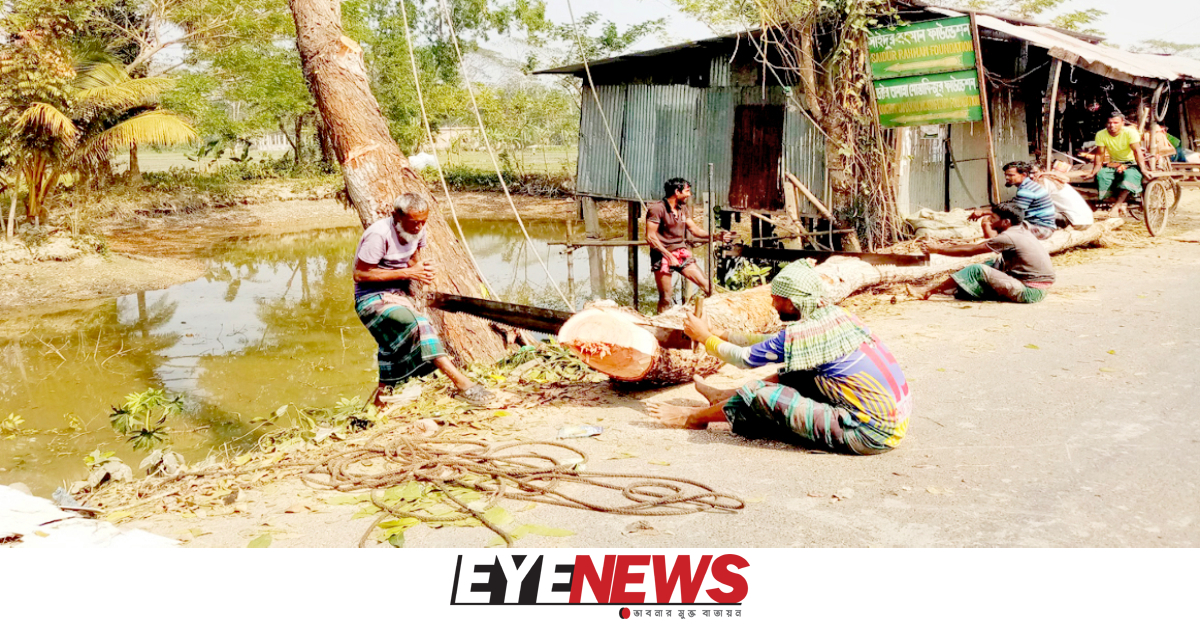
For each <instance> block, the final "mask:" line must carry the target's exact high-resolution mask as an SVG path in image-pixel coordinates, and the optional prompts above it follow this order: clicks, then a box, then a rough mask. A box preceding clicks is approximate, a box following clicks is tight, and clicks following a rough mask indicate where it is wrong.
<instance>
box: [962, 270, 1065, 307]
mask: <svg viewBox="0 0 1200 628" xmlns="http://www.w3.org/2000/svg"><path fill="white" fill-rule="evenodd" d="M993 263H994V262H987V263H986V264H971V265H970V266H967V267H966V268H964V269H962V270H960V271H958V272H956V273H954V274H953V275H950V277H951V278H952V279H954V283H956V284H958V290H957V291H956V292H955V294H954V296H955V298H958V299H962V300H964V301H1012V302H1013V303H1037V302H1038V301H1041V300H1042V299H1045V298H1046V291H1047V290H1048V289H1049V288H1050V284H1048V283H1024V282H1022V281H1021V280H1020V279H1017V278H1016V277H1013V276H1012V275H1009V274H1007V273H1004V272H1001V271H999V270H996V269H995V268H993V267H992V265H993Z"/></svg>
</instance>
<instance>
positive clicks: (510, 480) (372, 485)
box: [302, 432, 746, 547]
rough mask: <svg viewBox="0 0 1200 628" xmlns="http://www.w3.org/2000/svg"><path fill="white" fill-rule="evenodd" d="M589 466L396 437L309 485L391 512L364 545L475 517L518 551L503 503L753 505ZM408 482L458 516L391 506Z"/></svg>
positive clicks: (323, 466) (616, 510)
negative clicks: (392, 496) (501, 513)
mask: <svg viewBox="0 0 1200 628" xmlns="http://www.w3.org/2000/svg"><path fill="white" fill-rule="evenodd" d="M547 450H557V451H547ZM556 454H557V455H556ZM564 454H566V455H570V458H566V457H565V456H564ZM587 460H588V457H587V454H586V453H584V452H583V451H581V450H579V449H577V448H575V447H571V446H569V445H564V444H562V443H557V442H553V441H519V442H510V443H501V444H489V443H485V442H482V441H474V440H456V439H440V438H436V437H431V438H424V437H413V436H406V435H404V434H397V433H395V432H392V433H385V434H380V435H378V436H375V437H374V438H371V439H370V440H368V441H367V442H366V443H364V445H363V446H362V447H360V448H355V449H352V450H348V451H343V452H339V453H336V454H333V455H331V456H329V457H328V458H326V459H325V460H323V461H320V462H317V463H316V464H314V465H313V466H312V468H311V469H309V471H308V473H307V474H306V475H304V476H303V478H302V479H303V480H304V481H305V482H306V483H311V484H315V485H318V486H323V487H328V488H332V489H335V490H338V491H346V492H348V491H360V490H364V489H367V490H370V491H371V502H372V503H373V504H374V505H375V506H376V507H378V508H379V509H380V510H381V511H383V512H382V513H381V514H380V516H379V517H378V518H376V519H375V521H374V522H372V524H371V527H370V528H368V529H367V530H366V532H365V533H364V534H363V536H362V538H361V539H360V540H359V547H362V546H363V545H364V544H365V543H366V541H367V539H368V538H369V537H370V534H371V532H372V531H373V530H374V529H375V527H376V526H378V525H379V524H380V523H382V522H383V520H384V519H387V518H388V517H395V518H397V519H403V518H413V519H416V520H418V521H422V522H431V523H438V522H451V521H458V520H462V519H468V518H472V519H476V520H478V521H479V522H480V523H481V524H483V525H484V526H486V527H488V528H489V529H491V530H492V531H494V532H495V533H496V534H497V535H499V536H500V537H501V538H502V539H504V542H505V543H506V544H507V545H508V547H512V546H513V537H512V536H511V535H510V534H509V533H508V532H506V531H505V530H503V529H502V528H501V527H500V526H498V525H496V523H494V522H492V521H489V520H488V518H487V517H485V516H484V512H485V511H487V510H488V509H489V508H491V507H493V506H494V505H495V504H496V503H497V502H499V501H500V500H501V499H514V500H520V501H528V502H534V503H539V504H548V505H552V506H563V507H567V508H576V509H579V510H588V511H592V512H604V513H612V514H621V515H637V516H648V517H653V516H667V515H686V514H693V513H699V512H719V513H733V512H736V511H738V510H741V509H743V508H745V506H746V503H745V502H744V501H743V500H742V499H740V498H738V497H736V496H733V495H729V494H726V493H720V492H717V491H715V490H713V489H712V488H711V487H709V486H706V485H704V484H701V483H700V482H696V481H694V480H689V479H686V478H678V477H667V476H653V475H641V474H632V473H601V472H596V471H580V470H578V469H580V468H581V467H582V465H584V464H586V463H587ZM622 479H623V480H627V481H626V482H624V483H622V482H620V481H619V480H622ZM408 482H423V483H429V484H432V485H434V486H435V487H437V489H438V490H439V491H440V494H441V496H442V497H443V500H449V502H450V503H449V504H446V505H447V506H452V508H453V510H455V512H451V513H447V514H441V515H434V514H431V513H429V512H428V511H426V512H421V510H423V508H422V507H419V508H415V509H412V510H409V509H405V508H402V507H399V506H397V505H392V504H388V503H387V502H385V501H384V499H383V491H384V489H387V488H390V487H394V486H400V485H403V484H406V483H408ZM453 488H462V489H468V490H471V491H477V492H479V493H480V494H482V496H483V497H482V500H480V501H482V502H483V503H482V504H479V503H477V502H476V503H471V504H468V503H464V502H463V501H462V500H460V499H458V498H457V497H455V496H454V495H452V494H451V490H450V489H453ZM595 489H600V490H602V491H605V492H608V491H615V492H617V493H619V499H617V500H616V501H614V500H613V499H607V500H606V499H604V498H597V497H594V496H592V495H590V494H588V493H589V491H594V490H595ZM613 497H617V496H613ZM442 503H445V501H443V502H442Z"/></svg>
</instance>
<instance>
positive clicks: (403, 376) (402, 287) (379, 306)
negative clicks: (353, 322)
mask: <svg viewBox="0 0 1200 628" xmlns="http://www.w3.org/2000/svg"><path fill="white" fill-rule="evenodd" d="M427 220H429V206H428V205H427V204H426V202H425V199H424V198H422V197H420V196H418V195H416V194H411V193H409V194H401V195H400V196H399V197H398V198H397V199H396V201H395V203H394V204H393V205H392V215H391V217H389V218H384V219H382V220H378V221H376V222H375V223H373V224H372V225H371V226H369V227H367V229H366V231H364V232H363V235H362V239H361V240H359V242H358V249H357V250H356V251H355V254H354V309H355V311H357V312H358V318H359V320H361V321H362V322H363V325H365V326H366V327H367V330H368V331H370V332H371V336H372V337H374V338H375V343H376V344H378V345H379V355H378V358H379V387H378V388H377V389H376V390H375V394H374V403H375V405H376V406H378V407H383V406H385V405H386V400H385V399H384V397H385V395H386V394H387V392H388V389H389V388H393V387H396V386H398V385H400V384H403V383H404V382H406V381H408V380H409V379H411V378H413V377H420V376H422V375H427V374H429V373H432V372H433V371H434V370H439V371H441V372H442V373H443V374H445V375H446V377H448V378H449V379H450V381H451V382H452V383H453V384H454V386H455V387H456V388H458V390H459V397H461V398H462V399H464V400H466V401H467V402H468V403H471V404H474V405H486V404H487V403H489V402H490V401H491V400H492V399H493V397H494V395H492V393H491V392H489V391H488V390H486V389H485V388H484V387H483V386H482V385H480V384H476V383H474V382H472V381H471V380H470V379H469V378H467V376H466V375H464V374H463V372H462V371H460V370H459V369H458V368H457V367H455V366H454V362H452V361H451V360H450V355H449V354H448V353H447V352H446V348H445V345H444V344H443V343H442V341H441V339H440V338H438V336H437V332H436V330H434V328H433V325H432V324H431V323H430V322H429V319H427V318H425V317H424V316H422V315H421V313H420V310H418V309H417V307H416V305H415V304H414V303H413V302H412V300H411V299H410V298H409V295H410V294H411V285H412V282H414V281H416V282H417V283H422V284H429V283H432V282H433V277H434V270H433V266H431V265H430V264H428V263H427V262H424V261H422V260H421V259H420V255H421V249H423V248H425V222H426V221H427Z"/></svg>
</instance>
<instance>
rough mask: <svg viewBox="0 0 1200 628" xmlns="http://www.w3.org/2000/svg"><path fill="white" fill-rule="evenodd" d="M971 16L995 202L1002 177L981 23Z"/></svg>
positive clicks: (972, 37) (989, 176)
mask: <svg viewBox="0 0 1200 628" xmlns="http://www.w3.org/2000/svg"><path fill="white" fill-rule="evenodd" d="M968 15H970V16H971V39H973V40H974V42H975V72H976V74H977V75H978V77H979V104H980V106H981V107H982V108H983V130H984V132H986V133H987V164H988V192H989V193H990V194H991V199H992V202H993V203H997V204H998V203H999V202H1000V177H999V175H998V173H997V172H996V143H995V141H994V140H993V139H992V116H991V113H989V111H988V110H989V109H990V107H988V94H987V75H985V74H984V73H983V50H982V48H981V47H980V45H979V24H978V23H976V21H975V12H974V11H971V12H970V13H968Z"/></svg>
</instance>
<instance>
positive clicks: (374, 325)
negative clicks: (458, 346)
mask: <svg viewBox="0 0 1200 628" xmlns="http://www.w3.org/2000/svg"><path fill="white" fill-rule="evenodd" d="M354 309H355V311H356V312H358V319H359V320H361V321H362V323H363V325H365V326H366V327H367V331H369V332H371V336H372V337H374V338H375V344H377V345H379V354H378V358H379V383H380V384H383V385H385V386H397V385H399V384H402V383H404V382H405V381H407V380H409V379H412V378H414V377H420V376H422V375H428V374H429V373H432V372H433V371H435V370H436V369H437V367H435V366H434V364H433V360H434V359H435V358H437V357H439V356H444V355H447V353H446V347H445V346H444V345H443V344H442V341H441V340H440V339H439V338H438V337H437V332H436V331H434V329H433V325H432V324H430V322H429V319H427V318H425V317H424V316H421V315H420V314H418V313H417V309H416V306H414V305H413V303H412V301H410V300H409V299H408V298H407V297H403V296H400V295H397V294H392V293H382V292H376V293H374V294H368V295H366V296H364V297H361V298H359V299H358V300H357V301H355V303H354Z"/></svg>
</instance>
